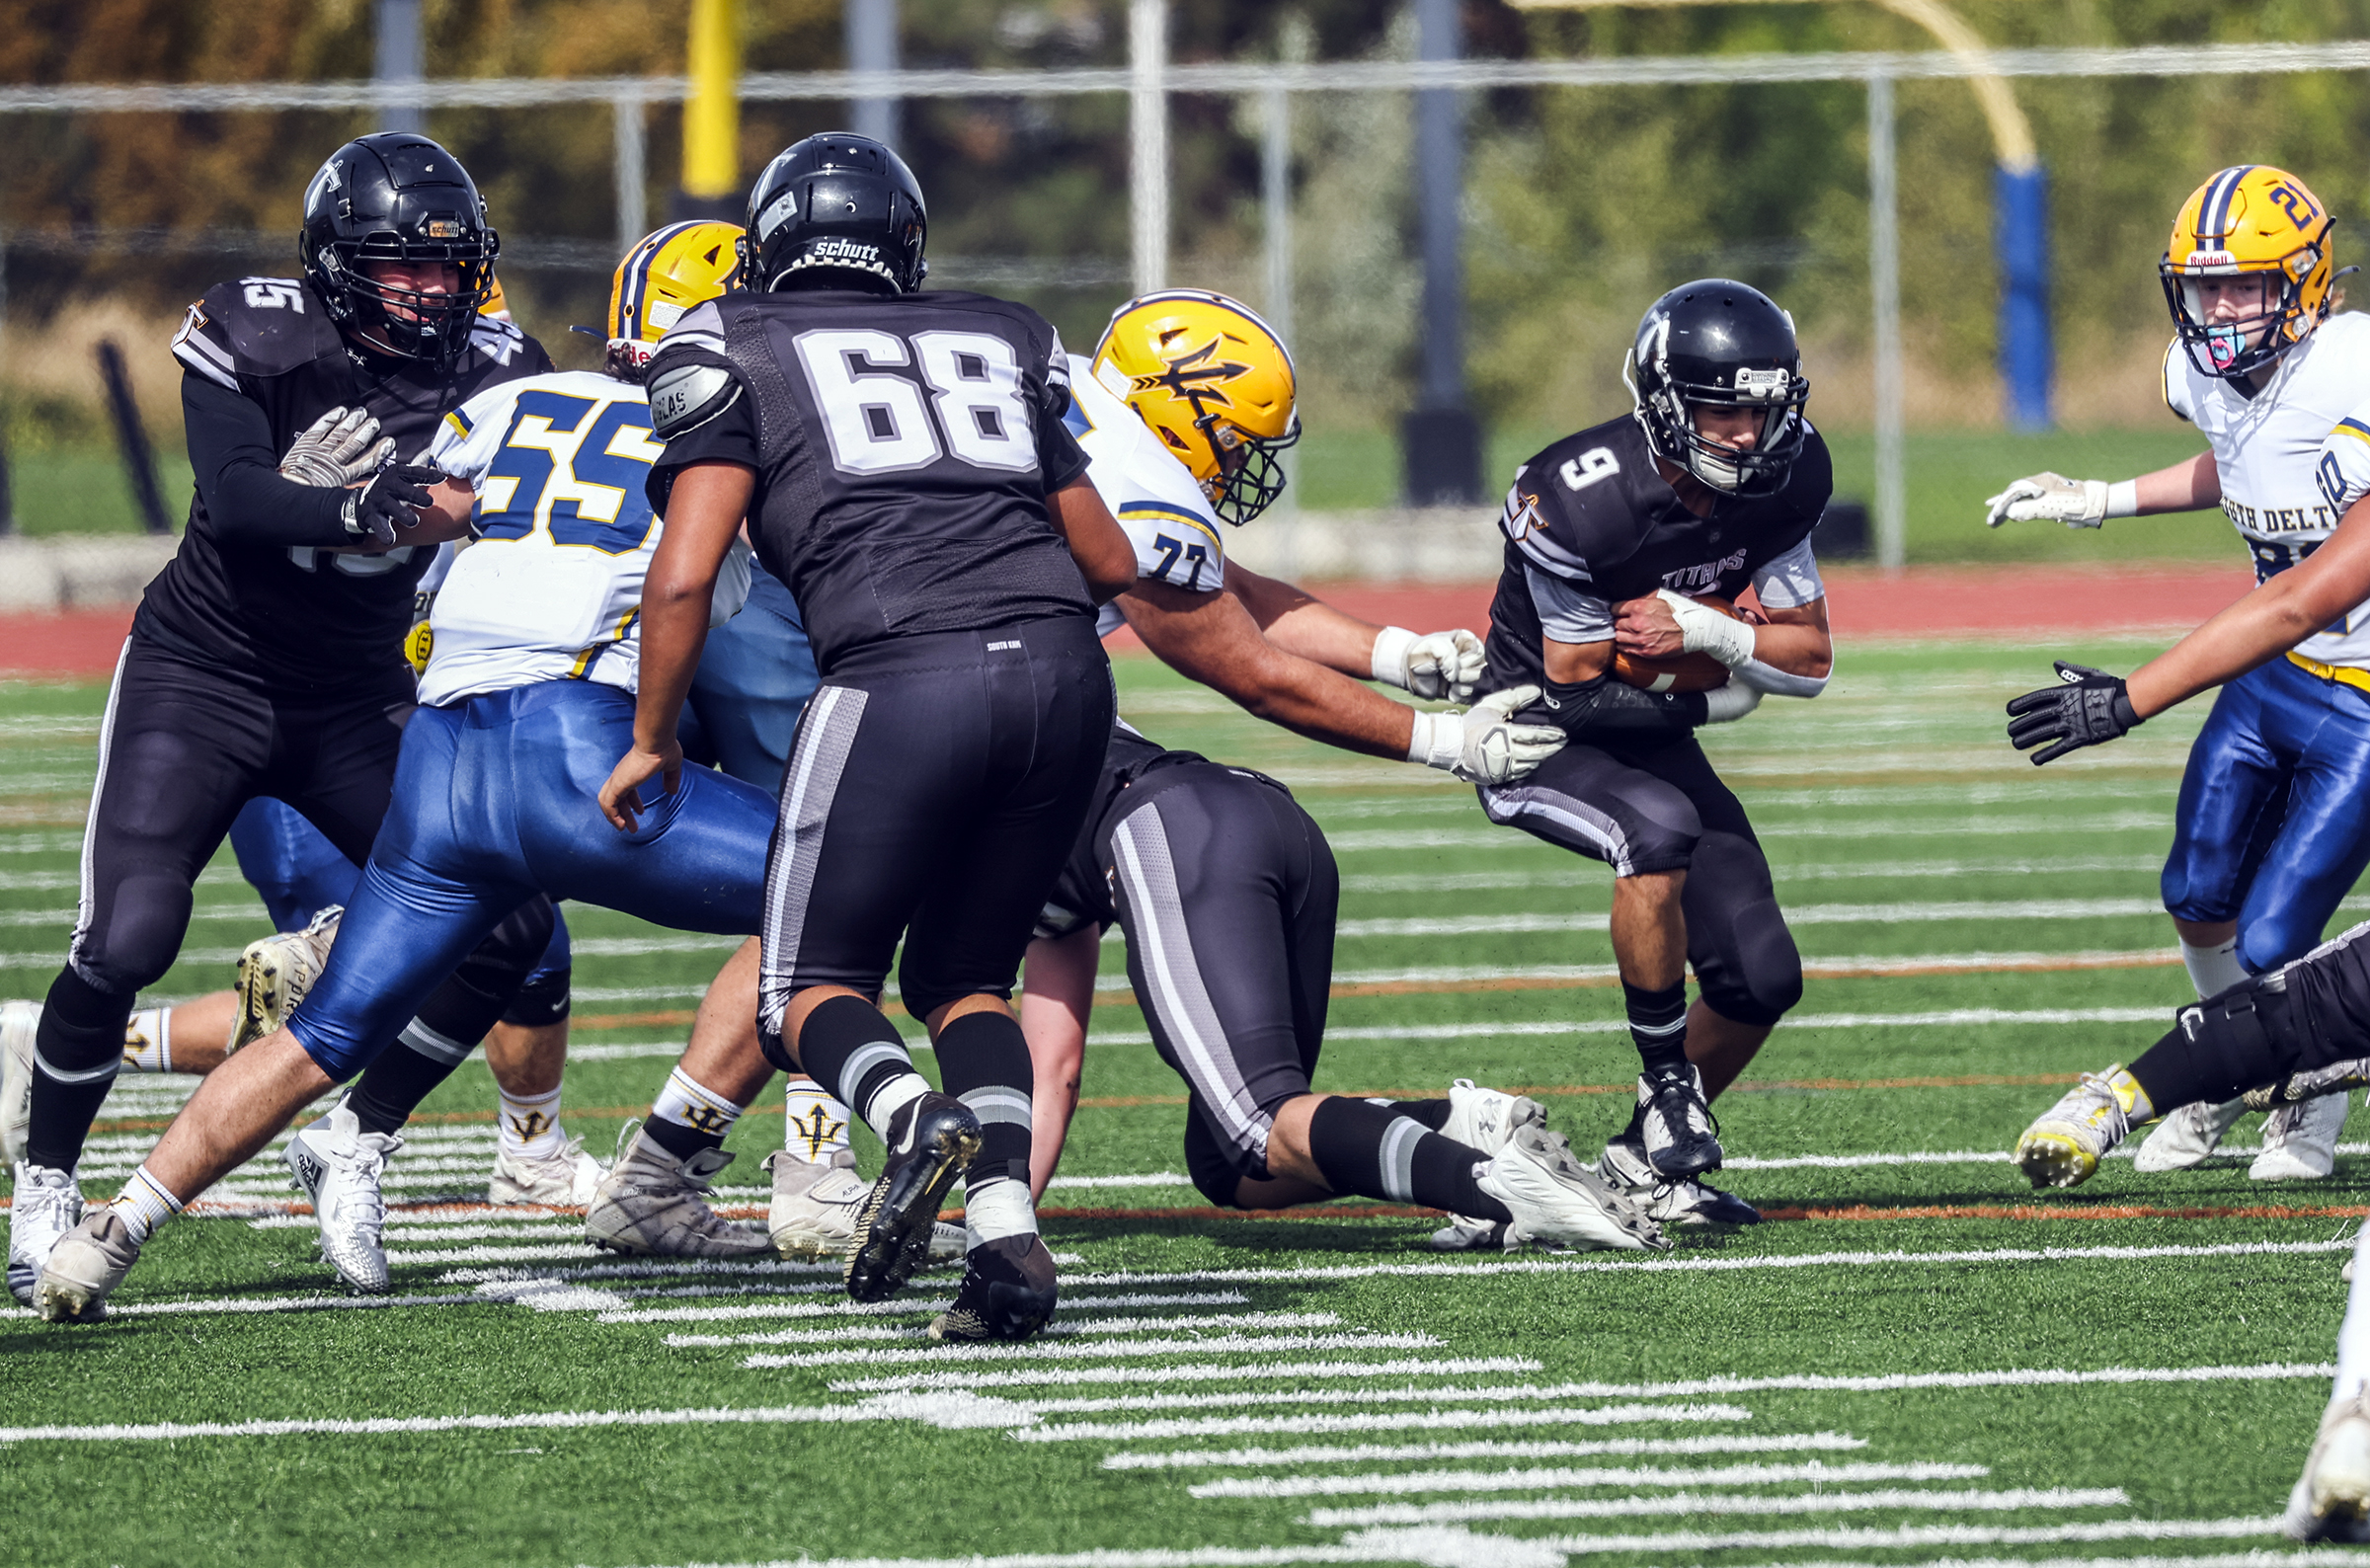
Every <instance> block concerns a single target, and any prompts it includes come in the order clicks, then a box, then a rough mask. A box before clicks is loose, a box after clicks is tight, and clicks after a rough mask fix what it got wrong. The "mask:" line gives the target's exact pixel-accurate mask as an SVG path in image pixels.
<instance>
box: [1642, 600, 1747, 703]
mask: <svg viewBox="0 0 2370 1568" xmlns="http://www.w3.org/2000/svg"><path fill="white" fill-rule="evenodd" d="M1696 602H1697V603H1698V604H1708V605H1710V606H1711V607H1712V608H1713V609H1715V610H1718V611H1719V612H1720V613H1721V614H1722V615H1725V616H1727V617H1729V618H1730V619H1731V620H1742V619H1744V617H1743V616H1741V615H1739V614H1737V613H1736V605H1735V604H1734V603H1732V602H1731V601H1729V600H1727V599H1724V598H1720V597H1717V596H1716V595H1713V594H1709V593H1705V594H1701V595H1698V596H1696ZM1613 677H1614V679H1616V680H1620V681H1622V682H1625V683H1626V684H1628V685H1632V686H1638V687H1641V688H1643V689H1644V690H1647V691H1709V690H1711V689H1712V688H1713V687H1714V686H1725V685H1726V684H1728V666H1726V665H1723V664H1721V663H1720V662H1719V661H1718V660H1716V659H1714V658H1712V657H1711V656H1710V655H1709V654H1674V655H1672V656H1671V657H1670V658H1668V659H1639V658H1637V657H1635V656H1634V655H1630V654H1620V653H1617V654H1615V655H1614V656H1613Z"/></svg>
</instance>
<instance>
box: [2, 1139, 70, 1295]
mask: <svg viewBox="0 0 2370 1568" xmlns="http://www.w3.org/2000/svg"><path fill="white" fill-rule="evenodd" d="M16 1177H17V1195H16V1197H15V1198H14V1199H13V1200H11V1201H10V1203H9V1207H8V1294H11V1295H13V1296H15V1297H16V1298H17V1299H18V1300H20V1301H22V1302H24V1303H25V1304H26V1305H27V1306H31V1305H33V1287H34V1282H35V1281H37V1280H39V1279H40V1277H41V1265H43V1264H45V1263H47V1262H48V1261H49V1250H50V1249H51V1248H52V1247H54V1246H56V1245H57V1244H58V1242H59V1241H60V1240H61V1239H62V1238H63V1237H64V1236H65V1233H66V1232H67V1231H69V1230H71V1229H73V1228H74V1227H75V1226H76V1225H79V1224H81V1223H82V1189H81V1187H79V1186H77V1185H76V1184H75V1181H74V1173H73V1172H72V1171H67V1170H51V1169H50V1168H49V1167H48V1166H46V1165H28V1164H26V1163H24V1162H23V1161H22V1160H20V1161H18V1162H17V1165H16Z"/></svg>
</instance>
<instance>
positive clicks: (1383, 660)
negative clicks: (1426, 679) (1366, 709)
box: [1369, 626, 1416, 691]
mask: <svg viewBox="0 0 2370 1568" xmlns="http://www.w3.org/2000/svg"><path fill="white" fill-rule="evenodd" d="M1415 642H1416V638H1415V633H1413V632H1411V631H1409V630H1408V629H1407V628H1406V627H1404V626H1385V627H1383V629H1382V630H1381V631H1379V632H1377V633H1375V653H1374V658H1373V659H1372V660H1371V661H1369V667H1370V668H1372V669H1373V670H1374V673H1375V678H1376V679H1377V680H1380V681H1382V682H1383V684H1384V685H1389V686H1396V687H1398V688H1399V689H1400V690H1401V691H1404V690H1406V689H1407V651H1408V650H1409V649H1411V648H1413V647H1414V646H1415Z"/></svg>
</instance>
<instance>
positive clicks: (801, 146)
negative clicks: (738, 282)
mask: <svg viewBox="0 0 2370 1568" xmlns="http://www.w3.org/2000/svg"><path fill="white" fill-rule="evenodd" d="M742 227H743V228H745V229H747V230H748V233H747V234H745V235H744V236H743V237H742V240H741V275H742V276H744V277H746V278H748V279H749V283H750V286H751V287H752V288H759V289H775V288H782V287H785V286H789V287H795V286H798V284H797V283H790V282H788V281H787V280H788V279H791V278H798V279H799V282H800V283H804V284H806V285H807V286H810V287H819V288H871V289H876V290H880V291H882V292H885V293H893V294H909V293H911V292H913V290H915V289H916V288H919V287H920V286H921V280H922V279H923V278H925V277H927V276H929V275H930V264H929V263H927V262H925V261H923V260H922V259H921V247H922V242H923V241H924V240H925V239H926V238H927V237H928V234H929V227H930V218H929V213H928V211H927V210H926V209H925V208H924V206H923V204H922V199H921V187H920V185H919V184H917V183H916V182H915V181H914V179H913V171H912V170H910V169H909V168H907V167H906V163H905V160H904V159H902V158H900V157H899V156H898V155H897V154H896V153H894V152H891V151H890V150H889V149H888V148H887V147H884V146H882V145H881V144H880V143H879V142H877V141H874V140H872V139H871V138H870V137H867V136H854V135H850V134H848V133H847V132H845V131H837V130H834V131H829V132H826V133H825V134H823V135H820V136H809V137H808V138H807V139H806V140H804V141H800V142H794V143H792V144H791V145H790V146H789V147H787V148H785V149H783V151H782V152H781V153H779V154H778V155H776V157H775V158H774V160H773V162H771V163H769V164H767V165H766V166H765V172H764V173H763V174H761V175H759V176H757V183H756V184H755V185H754V186H751V188H750V192H749V216H748V220H747V221H746V222H745V223H744V224H743V225H742Z"/></svg>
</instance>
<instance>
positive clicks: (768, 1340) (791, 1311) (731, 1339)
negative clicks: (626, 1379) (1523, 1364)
mask: <svg viewBox="0 0 2370 1568" xmlns="http://www.w3.org/2000/svg"><path fill="white" fill-rule="evenodd" d="M748 1289H749V1287H748V1286H725V1285H709V1286H694V1287H692V1288H691V1289H690V1290H685V1291H652V1292H629V1293H628V1294H636V1295H641V1294H650V1295H689V1294H693V1293H694V1292H701V1293H705V1292H709V1291H719V1292H721V1291H737V1290H743V1291H745V1290H748ZM797 1289H801V1290H810V1289H812V1290H837V1289H838V1287H837V1286H820V1287H806V1286H802V1287H797ZM1249 1300H1250V1297H1249V1296H1247V1295H1244V1294H1242V1293H1241V1292H1240V1291H1179V1292H1175V1293H1172V1294H1150V1295H1073V1296H1067V1297H1065V1298H1064V1299H1063V1302H1062V1308H1063V1310H1064V1311H1066V1312H1074V1311H1078V1310H1080V1309H1082V1308H1085V1307H1112V1308H1134V1307H1143V1306H1229V1305H1241V1304H1244V1303H1246V1302H1248V1301H1249ZM954 1304H955V1303H954V1302H953V1301H952V1300H951V1299H949V1300H944V1301H917V1300H912V1299H910V1298H900V1299H897V1300H890V1301H800V1302H796V1303H790V1304H785V1305H784V1306H783V1308H782V1309H781V1310H780V1311H778V1312H775V1313H773V1314H771V1315H772V1316H776V1317H851V1316H864V1317H894V1316H896V1315H898V1314H899V1313H902V1312H912V1313H928V1312H943V1311H945V1310H946V1309H947V1308H948V1307H950V1306H952V1305H954ZM599 1320H600V1321H601V1322H603V1323H648V1322H654V1321H665V1320H664V1319H660V1318H658V1317H656V1316H655V1315H654V1314H649V1313H645V1312H641V1311H625V1312H603V1313H602V1314H601V1315H600V1319H599ZM1183 1321H1185V1319H1182V1318H1159V1317H1156V1318H1150V1319H1147V1320H1146V1324H1145V1326H1146V1327H1152V1328H1158V1327H1162V1326H1164V1325H1166V1324H1169V1323H1178V1322H1183ZM1197 1321H1198V1320H1197ZM1222 1321H1226V1322H1239V1321H1241V1319H1239V1318H1226V1319H1223V1320H1222ZM1336 1321H1338V1319H1336ZM1057 1326H1058V1325H1057ZM804 1338H805V1335H804V1334H803V1332H798V1331H787V1332H779V1333H777V1332H775V1331H773V1330H767V1331H766V1332H764V1333H762V1334H670V1335H668V1336H667V1344H668V1346H669V1348H671V1349H674V1350H694V1349H717V1348H721V1347H724V1346H728V1345H779V1344H786V1343H787V1344H796V1343H799V1342H801V1341H803V1340H804Z"/></svg>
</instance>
